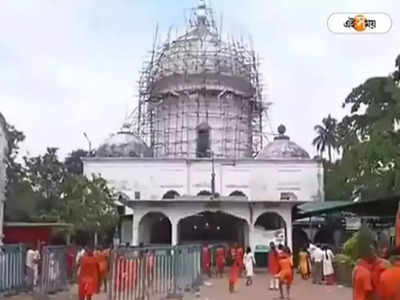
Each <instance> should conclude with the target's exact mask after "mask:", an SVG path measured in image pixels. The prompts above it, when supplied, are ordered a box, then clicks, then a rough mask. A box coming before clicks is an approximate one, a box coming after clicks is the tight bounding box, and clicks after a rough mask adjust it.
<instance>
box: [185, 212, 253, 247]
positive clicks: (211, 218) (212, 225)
mask: <svg viewBox="0 0 400 300" xmlns="http://www.w3.org/2000/svg"><path fill="white" fill-rule="evenodd" d="M178 236H179V243H180V244H187V243H209V244H214V243H224V244H233V243H239V244H241V245H248V242H249V227H248V224H247V222H246V221H245V220H243V219H240V218H237V217H235V216H232V215H230V214H227V213H224V212H221V211H217V212H210V211H205V212H202V213H199V214H196V215H193V216H190V217H187V218H184V219H182V220H180V221H179V223H178Z"/></svg>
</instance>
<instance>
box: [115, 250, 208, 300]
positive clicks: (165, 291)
mask: <svg viewBox="0 0 400 300" xmlns="http://www.w3.org/2000/svg"><path fill="white" fill-rule="evenodd" d="M109 282H110V285H109V289H108V299H109V300H145V299H153V297H154V296H157V295H160V296H164V295H166V296H168V295H169V296H171V297H172V296H173V297H178V298H179V297H180V296H181V295H183V293H184V291H185V290H189V289H192V288H197V287H198V286H200V284H201V246H197V245H193V246H175V247H149V248H118V249H115V250H113V252H112V254H111V272H110V278H109Z"/></svg>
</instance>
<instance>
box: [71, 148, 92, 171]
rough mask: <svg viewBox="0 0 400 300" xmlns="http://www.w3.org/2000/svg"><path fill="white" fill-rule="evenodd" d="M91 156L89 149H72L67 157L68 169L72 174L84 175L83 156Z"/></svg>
mask: <svg viewBox="0 0 400 300" xmlns="http://www.w3.org/2000/svg"><path fill="white" fill-rule="evenodd" d="M87 156H91V153H89V151H86V150H83V149H78V150H75V151H72V152H71V153H70V154H68V156H67V157H66V158H65V161H64V164H65V167H66V168H67V171H68V172H69V173H72V174H76V175H82V174H83V162H82V159H81V157H87Z"/></svg>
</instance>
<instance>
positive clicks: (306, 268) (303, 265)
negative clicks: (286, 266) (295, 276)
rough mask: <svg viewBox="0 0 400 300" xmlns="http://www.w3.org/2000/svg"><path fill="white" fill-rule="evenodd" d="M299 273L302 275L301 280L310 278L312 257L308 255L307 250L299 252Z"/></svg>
mask: <svg viewBox="0 0 400 300" xmlns="http://www.w3.org/2000/svg"><path fill="white" fill-rule="evenodd" d="M299 271H300V274H301V278H303V279H304V280H307V279H309V278H310V274H311V260H310V255H309V254H308V251H307V249H305V248H304V249H302V250H301V251H300V252H299Z"/></svg>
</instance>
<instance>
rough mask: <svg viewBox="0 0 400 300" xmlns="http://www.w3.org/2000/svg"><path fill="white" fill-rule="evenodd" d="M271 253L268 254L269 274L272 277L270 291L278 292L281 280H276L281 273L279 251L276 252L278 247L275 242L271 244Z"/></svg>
mask: <svg viewBox="0 0 400 300" xmlns="http://www.w3.org/2000/svg"><path fill="white" fill-rule="evenodd" d="M269 248H270V250H269V252H268V273H269V274H270V276H271V280H270V283H269V289H270V290H271V291H272V290H275V291H277V290H278V289H279V279H278V278H276V277H275V276H276V274H278V273H279V271H280V267H279V261H278V251H277V250H276V246H275V244H274V242H271V243H270V244H269Z"/></svg>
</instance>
